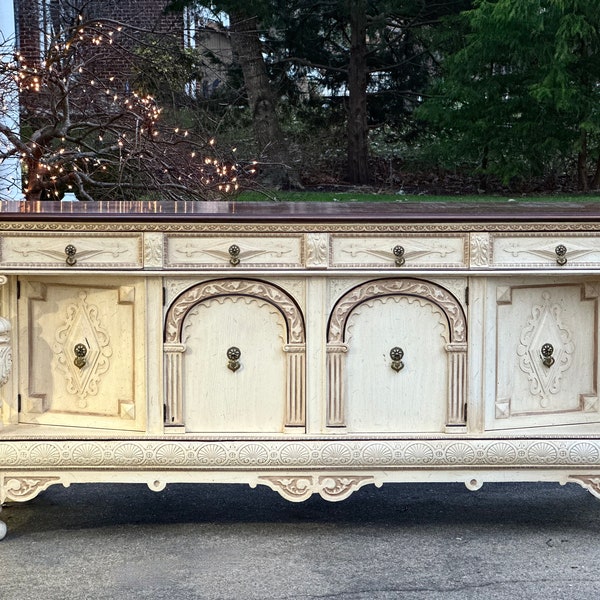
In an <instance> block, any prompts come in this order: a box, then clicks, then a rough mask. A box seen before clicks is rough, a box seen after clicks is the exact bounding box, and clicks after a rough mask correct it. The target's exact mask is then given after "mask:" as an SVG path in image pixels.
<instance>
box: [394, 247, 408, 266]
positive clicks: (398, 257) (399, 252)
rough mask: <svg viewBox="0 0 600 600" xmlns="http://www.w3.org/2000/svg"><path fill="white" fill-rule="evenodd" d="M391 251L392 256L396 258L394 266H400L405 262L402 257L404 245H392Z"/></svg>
mask: <svg viewBox="0 0 600 600" xmlns="http://www.w3.org/2000/svg"><path fill="white" fill-rule="evenodd" d="M392 253H393V254H394V257H395V258H396V266H397V267H402V266H403V265H404V263H405V262H406V259H405V258H404V247H403V246H400V245H398V246H394V247H393V248H392Z"/></svg>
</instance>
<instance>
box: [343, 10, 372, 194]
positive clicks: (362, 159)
mask: <svg viewBox="0 0 600 600" xmlns="http://www.w3.org/2000/svg"><path fill="white" fill-rule="evenodd" d="M348 8H349V11H350V12H349V14H350V62H349V66H348V93H349V98H348V178H349V180H350V182H351V183H355V184H359V185H363V184H366V183H368V182H369V161H368V159H369V152H368V136H369V129H368V123H367V14H366V1H365V0H348Z"/></svg>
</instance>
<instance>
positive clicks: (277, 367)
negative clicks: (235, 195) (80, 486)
mask: <svg viewBox="0 0 600 600" xmlns="http://www.w3.org/2000/svg"><path fill="white" fill-rule="evenodd" d="M0 284H1V286H0V316H1V318H0V384H1V385H0V502H5V501H24V500H28V499H31V498H33V497H35V496H36V495H37V494H38V493H40V492H41V491H43V490H45V489H46V488H48V487H49V486H51V485H53V484H62V485H64V486H69V485H70V484H72V483H88V482H115V483H117V482H144V483H146V484H147V485H148V486H149V487H150V488H151V489H153V490H161V489H163V488H164V487H165V485H166V484H168V483H171V482H198V483H213V482H221V483H246V484H249V485H250V486H253V487H254V486H256V485H266V486H269V487H270V488H272V489H273V490H276V491H277V492H279V493H280V494H281V495H282V496H284V497H285V498H287V499H289V500H292V501H301V500H305V499H306V498H308V497H309V496H311V495H312V494H314V493H318V494H320V495H321V496H322V497H323V498H325V499H327V500H342V499H344V498H347V497H348V496H349V495H350V494H351V493H352V492H353V491H355V490H357V489H358V488H360V487H362V486H364V485H367V484H374V485H376V486H381V485H382V484H383V483H385V482H422V481H428V482H429V481H438V482H444V481H460V482H464V483H465V485H466V486H467V487H468V488H469V489H473V490H475V489H478V488H479V487H480V486H481V485H482V484H483V483H484V482H486V481H556V482H560V483H563V484H564V483H568V482H574V483H578V484H580V485H582V486H583V487H585V488H587V489H588V490H589V491H591V492H592V493H593V494H594V495H596V496H600V401H599V397H598V395H599V392H598V386H599V381H598V380H599V368H598V363H599V356H598V346H599V336H598V333H599V327H600V323H599V317H600V307H599V298H600V204H598V203H593V202H577V203H560V202H556V203H552V202H548V203H528V202H512V201H498V202H489V203H479V204H467V203H464V204H461V203H407V202H396V203H381V204H377V203H369V204H367V203H328V204H317V203H315V204H312V203H285V204H284V203H241V202H238V203H235V202H232V203H227V202H223V203H217V202H196V203H189V202H187V203H186V202H181V203H168V202H164V203H161V202H157V203H154V202H147V203H126V202H111V203H83V202H80V203H62V204H61V203H28V202H24V203H16V202H3V203H0ZM5 533H6V527H5V525H4V524H3V523H1V522H0V537H3V536H4V534H5Z"/></svg>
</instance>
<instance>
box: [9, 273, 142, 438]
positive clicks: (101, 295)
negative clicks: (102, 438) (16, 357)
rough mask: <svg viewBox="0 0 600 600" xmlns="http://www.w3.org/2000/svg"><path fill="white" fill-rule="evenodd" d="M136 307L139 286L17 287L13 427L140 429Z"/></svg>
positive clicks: (35, 283) (41, 283)
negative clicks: (18, 403) (17, 391)
mask: <svg viewBox="0 0 600 600" xmlns="http://www.w3.org/2000/svg"><path fill="white" fill-rule="evenodd" d="M88 283H89V282H88ZM143 302H144V295H143V284H142V283H141V282H139V281H138V282H134V283H128V284H127V285H115V283H114V280H113V281H108V280H107V281H106V284H103V283H102V282H101V280H96V281H95V282H94V283H93V284H90V285H86V284H85V282H83V281H82V282H81V283H78V284H77V285H71V284H70V283H68V282H67V281H65V280H42V279H37V280H36V279H27V280H23V281H22V282H21V299H20V301H19V322H20V341H21V344H22V345H23V346H24V348H23V351H22V352H20V361H21V364H20V372H21V385H20V388H21V395H22V407H21V412H20V421H21V422H23V423H38V424H46V425H62V426H79V427H101V428H114V429H127V430H136V429H137V430H140V429H144V427H145V418H146V406H145V386H144V355H145V352H144V330H143V321H144V319H143ZM79 345H81V351H80V354H81V355H80V356H79V359H78V357H77V353H76V351H75V348H76V346H79Z"/></svg>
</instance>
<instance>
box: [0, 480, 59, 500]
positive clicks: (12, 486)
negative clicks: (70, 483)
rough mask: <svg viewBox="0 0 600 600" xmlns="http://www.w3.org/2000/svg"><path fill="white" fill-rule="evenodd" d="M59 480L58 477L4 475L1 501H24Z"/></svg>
mask: <svg viewBox="0 0 600 600" xmlns="http://www.w3.org/2000/svg"><path fill="white" fill-rule="evenodd" d="M59 482H60V478H59V477H37V476H36V477H33V476H6V477H4V481H3V484H2V492H3V493H2V501H4V500H13V501H15V502H25V501H27V500H31V499H32V498H35V497H36V496H37V495H38V494H39V493H40V492H43V491H44V490H45V489H47V488H49V487H50V486H51V485H52V484H55V483H59Z"/></svg>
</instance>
